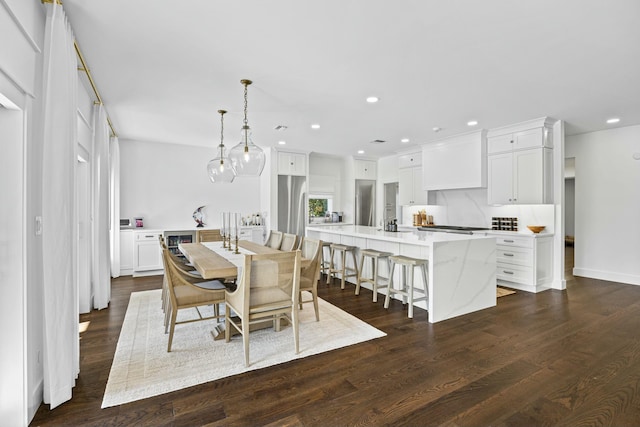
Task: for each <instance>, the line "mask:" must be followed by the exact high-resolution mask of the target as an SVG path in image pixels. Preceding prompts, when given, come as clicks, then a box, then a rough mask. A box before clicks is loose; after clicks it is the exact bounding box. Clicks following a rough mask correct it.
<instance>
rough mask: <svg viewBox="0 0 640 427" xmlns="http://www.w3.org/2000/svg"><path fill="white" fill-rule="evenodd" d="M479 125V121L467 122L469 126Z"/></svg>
mask: <svg viewBox="0 0 640 427" xmlns="http://www.w3.org/2000/svg"><path fill="white" fill-rule="evenodd" d="M477 124H478V121H477V120H469V121H468V122H467V126H475V125H477Z"/></svg>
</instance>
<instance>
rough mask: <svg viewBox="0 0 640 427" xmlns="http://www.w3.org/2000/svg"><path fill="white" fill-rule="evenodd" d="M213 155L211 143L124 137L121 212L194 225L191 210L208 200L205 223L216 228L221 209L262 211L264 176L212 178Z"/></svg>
mask: <svg viewBox="0 0 640 427" xmlns="http://www.w3.org/2000/svg"><path fill="white" fill-rule="evenodd" d="M213 157H215V147H213V146H212V147H211V148H205V147H194V146H188V145H178V144H165V143H152V142H143V141H134V140H126V139H120V171H121V176H120V216H121V218H134V217H143V218H144V226H145V228H159V229H167V228H174V229H180V228H185V227H189V228H190V227H194V226H195V225H196V223H195V221H194V220H193V218H192V214H193V211H195V210H196V208H198V207H200V206H206V208H205V209H204V212H205V224H206V225H207V227H215V228H217V227H219V226H220V225H221V224H220V223H221V213H222V212H240V213H242V214H243V215H248V214H250V213H256V212H261V211H262V209H261V207H260V200H261V185H262V184H261V180H260V177H236V179H235V180H234V182H233V183H231V184H212V183H211V181H209V177H208V175H207V163H208V162H209V160H211V159H212V158H213ZM266 170H267V169H266V168H265V172H263V173H266ZM265 191H267V190H265Z"/></svg>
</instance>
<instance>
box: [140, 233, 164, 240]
mask: <svg viewBox="0 0 640 427" xmlns="http://www.w3.org/2000/svg"><path fill="white" fill-rule="evenodd" d="M159 238H160V233H136V240H137V241H144V240H156V241H157V240H158V239H159Z"/></svg>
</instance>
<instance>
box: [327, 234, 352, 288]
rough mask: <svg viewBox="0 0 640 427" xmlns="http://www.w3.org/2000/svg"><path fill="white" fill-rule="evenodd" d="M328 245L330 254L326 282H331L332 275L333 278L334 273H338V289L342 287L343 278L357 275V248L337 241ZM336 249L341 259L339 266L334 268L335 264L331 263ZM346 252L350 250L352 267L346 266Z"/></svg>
mask: <svg viewBox="0 0 640 427" xmlns="http://www.w3.org/2000/svg"><path fill="white" fill-rule="evenodd" d="M329 247H330V248H331V255H330V257H331V258H330V260H329V273H328V274H327V284H329V283H330V282H331V278H332V277H333V278H335V277H336V275H335V273H340V276H341V280H340V289H344V279H346V278H347V277H351V276H356V277H357V276H358V262H357V261H356V249H357V248H356V247H355V246H349V245H341V244H339V243H332V244H331V245H329ZM336 251H338V252H340V254H339V255H340V259H341V261H342V262H341V265H340V267H339V268H336V267H335V264H334V263H333V255H334V253H335V252H336ZM347 252H350V253H351V256H352V257H353V265H354V267H347Z"/></svg>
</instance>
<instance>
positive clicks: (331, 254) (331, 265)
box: [327, 248, 333, 285]
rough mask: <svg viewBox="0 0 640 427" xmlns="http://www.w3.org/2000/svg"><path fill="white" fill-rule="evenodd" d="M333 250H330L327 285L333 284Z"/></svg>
mask: <svg viewBox="0 0 640 427" xmlns="http://www.w3.org/2000/svg"><path fill="white" fill-rule="evenodd" d="M331 270H333V248H329V270H328V271H327V285H328V284H329V283H331V275H332V274H333V272H332V271H331Z"/></svg>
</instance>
